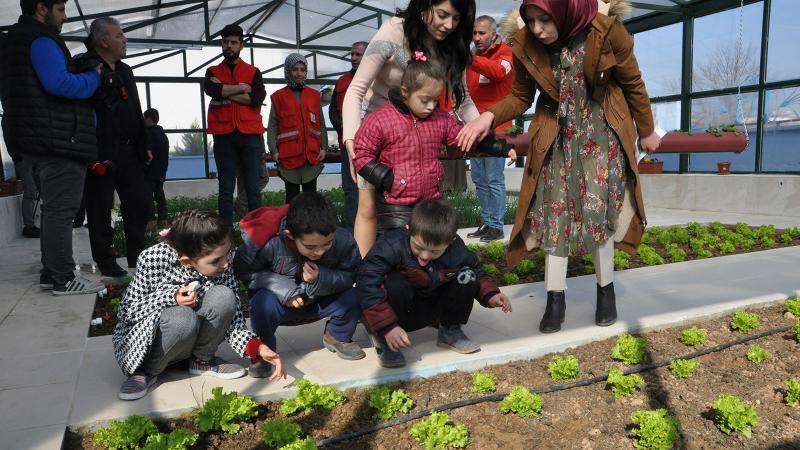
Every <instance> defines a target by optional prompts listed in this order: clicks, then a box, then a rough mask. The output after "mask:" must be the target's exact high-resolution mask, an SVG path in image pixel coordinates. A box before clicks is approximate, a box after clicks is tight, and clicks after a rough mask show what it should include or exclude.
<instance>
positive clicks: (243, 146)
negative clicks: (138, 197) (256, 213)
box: [203, 25, 267, 222]
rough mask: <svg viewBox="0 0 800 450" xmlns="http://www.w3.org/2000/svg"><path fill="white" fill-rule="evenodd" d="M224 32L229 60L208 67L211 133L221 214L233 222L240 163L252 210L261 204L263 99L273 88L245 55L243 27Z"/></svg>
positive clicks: (207, 80) (207, 86) (223, 44)
mask: <svg viewBox="0 0 800 450" xmlns="http://www.w3.org/2000/svg"><path fill="white" fill-rule="evenodd" d="M220 36H221V37H222V56H223V57H224V58H225V59H224V61H222V62H221V63H220V64H218V65H216V66H214V67H211V68H209V69H208V70H207V71H206V79H205V84H204V86H203V88H204V90H205V93H206V94H207V95H208V96H209V97H211V102H209V105H208V133H209V134H212V135H214V160H215V161H216V164H217V171H218V172H219V200H218V202H219V203H218V205H219V215H220V217H222V218H223V219H225V220H227V221H228V222H232V220H233V188H234V185H235V184H236V168H237V166H238V167H239V169H240V170H241V172H242V175H243V177H244V183H245V190H246V191H247V208H248V211H252V210H254V209H256V208H258V207H259V206H261V188H260V185H259V181H260V171H261V169H260V168H261V166H263V165H264V161H263V155H264V137H263V134H264V124H263V122H262V119H261V103H262V102H263V101H264V99H265V98H266V96H267V91H266V90H265V89H264V80H263V79H262V77H261V71H260V70H258V68H257V67H255V66H252V65H250V64H247V63H246V62H244V61H242V60H241V58H239V53H240V52H241V51H242V48H243V47H244V32H243V31H242V28H241V27H240V26H238V25H226V26H225V28H223V29H222V31H221V32H220Z"/></svg>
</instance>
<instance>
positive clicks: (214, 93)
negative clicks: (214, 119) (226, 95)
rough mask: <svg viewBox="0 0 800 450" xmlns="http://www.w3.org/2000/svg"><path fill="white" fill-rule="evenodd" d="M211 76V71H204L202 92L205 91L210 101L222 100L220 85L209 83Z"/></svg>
mask: <svg viewBox="0 0 800 450" xmlns="http://www.w3.org/2000/svg"><path fill="white" fill-rule="evenodd" d="M212 76H213V75H211V71H210V70H208V69H206V79H205V80H204V81H203V91H205V93H206V95H208V96H209V97H211V100H217V101H219V100H223V98H222V83H214V82H213V81H211V77H212ZM262 86H263V83H262Z"/></svg>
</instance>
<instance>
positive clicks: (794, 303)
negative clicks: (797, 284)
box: [786, 297, 800, 319]
mask: <svg viewBox="0 0 800 450" xmlns="http://www.w3.org/2000/svg"><path fill="white" fill-rule="evenodd" d="M786 310H787V311H789V312H790V313H792V315H793V316H795V317H796V318H798V319H800V297H796V298H790V299H788V300H786Z"/></svg>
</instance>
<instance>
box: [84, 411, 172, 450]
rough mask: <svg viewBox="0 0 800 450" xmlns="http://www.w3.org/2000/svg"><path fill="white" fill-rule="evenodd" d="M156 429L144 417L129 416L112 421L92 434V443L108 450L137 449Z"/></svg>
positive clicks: (156, 431)
mask: <svg viewBox="0 0 800 450" xmlns="http://www.w3.org/2000/svg"><path fill="white" fill-rule="evenodd" d="M157 433H158V428H156V426H155V424H154V423H153V421H152V420H150V419H148V418H147V417H144V416H130V417H128V418H127V419H125V420H123V421H119V420H113V421H111V423H110V424H109V425H108V426H107V427H105V428H100V429H99V430H97V431H96V432H95V433H94V442H95V443H97V444H100V445H103V446H105V447H106V448H107V449H109V450H128V449H134V448H138V447H139V445H140V444H141V442H142V441H143V440H144V439H145V438H146V437H148V436H150V435H152V434H157Z"/></svg>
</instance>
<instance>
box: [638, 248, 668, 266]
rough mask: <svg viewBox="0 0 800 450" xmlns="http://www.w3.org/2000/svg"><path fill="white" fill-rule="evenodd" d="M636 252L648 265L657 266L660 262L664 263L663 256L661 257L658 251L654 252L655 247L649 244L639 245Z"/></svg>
mask: <svg viewBox="0 0 800 450" xmlns="http://www.w3.org/2000/svg"><path fill="white" fill-rule="evenodd" d="M636 252H637V253H638V254H639V258H640V259H641V260H642V262H643V263H645V264H647V265H648V266H658V265H660V264H664V258H662V257H661V255H659V254H658V252H656V251H655V249H654V248H653V247H650V246H649V245H640V246H639V249H638V250H637V251H636Z"/></svg>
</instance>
